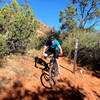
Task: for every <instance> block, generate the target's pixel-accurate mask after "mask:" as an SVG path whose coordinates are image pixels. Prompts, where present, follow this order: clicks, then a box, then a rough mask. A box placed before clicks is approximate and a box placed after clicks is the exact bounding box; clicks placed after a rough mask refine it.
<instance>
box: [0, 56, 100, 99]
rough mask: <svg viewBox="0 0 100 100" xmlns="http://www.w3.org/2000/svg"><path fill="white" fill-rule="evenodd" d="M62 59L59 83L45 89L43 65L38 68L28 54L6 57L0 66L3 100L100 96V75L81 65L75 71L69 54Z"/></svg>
mask: <svg viewBox="0 0 100 100" xmlns="http://www.w3.org/2000/svg"><path fill="white" fill-rule="evenodd" d="M59 63H60V71H61V74H59V76H58V81H57V86H56V87H55V88H54V89H46V88H44V87H43V86H42V84H41V82H40V75H41V73H42V72H41V69H40V68H43V66H42V65H39V64H38V67H39V68H36V67H35V66H34V61H33V59H32V58H31V57H28V56H17V57H15V56H14V57H10V58H9V57H6V64H5V65H3V67H1V68H0V100H100V77H96V76H93V72H92V71H86V70H84V69H83V68H82V67H78V66H77V68H76V72H75V74H73V73H72V71H73V61H71V60H69V59H68V58H63V57H62V58H60V62H59ZM19 69H20V73H19V72H18V71H19ZM80 69H81V70H82V71H83V72H82V73H80ZM16 73H17V74H16Z"/></svg>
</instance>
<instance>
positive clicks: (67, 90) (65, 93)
mask: <svg viewBox="0 0 100 100" xmlns="http://www.w3.org/2000/svg"><path fill="white" fill-rule="evenodd" d="M63 81H64V83H66V85H68V87H67V86H66V85H58V86H57V87H56V88H54V89H45V88H41V87H40V86H39V87H37V89H36V90H34V91H33V90H31V91H30V90H27V89H25V88H24V87H23V85H22V83H21V82H20V81H17V82H15V83H14V85H13V86H12V88H11V89H10V90H7V91H6V93H7V96H6V97H4V98H3V99H2V100H24V99H25V100H42V99H45V100H84V97H85V94H83V93H81V90H82V89H80V88H75V87H73V86H71V84H70V82H69V81H68V80H66V79H65V80H59V82H63Z"/></svg>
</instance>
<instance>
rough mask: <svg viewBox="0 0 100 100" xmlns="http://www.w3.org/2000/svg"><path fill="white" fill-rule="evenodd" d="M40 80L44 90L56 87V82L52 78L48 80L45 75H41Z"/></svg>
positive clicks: (48, 77)
mask: <svg viewBox="0 0 100 100" xmlns="http://www.w3.org/2000/svg"><path fill="white" fill-rule="evenodd" d="M40 80H41V84H42V85H43V86H44V87H45V88H48V89H52V88H54V87H55V86H56V82H55V81H54V80H53V79H52V78H51V79H50V76H49V74H47V73H42V74H41V77H40Z"/></svg>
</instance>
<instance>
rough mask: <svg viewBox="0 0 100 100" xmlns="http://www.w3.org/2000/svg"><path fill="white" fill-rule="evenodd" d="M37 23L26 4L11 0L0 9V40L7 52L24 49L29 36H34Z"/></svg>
mask: <svg viewBox="0 0 100 100" xmlns="http://www.w3.org/2000/svg"><path fill="white" fill-rule="evenodd" d="M38 25H39V24H38V22H37V20H36V19H35V18H34V13H33V12H32V9H31V8H30V6H29V5H27V4H22V5H19V4H18V2H17V1H16V0H12V1H11V3H10V4H5V6H4V7H2V8H1V9H0V34H1V35H2V37H1V38H3V39H1V41H3V40H4V41H5V43H6V45H7V46H6V47H7V48H6V51H7V52H8V53H13V52H20V51H23V50H24V51H25V48H26V47H27V44H28V43H29V41H30V38H31V37H33V38H34V36H35V34H36V30H37V28H38ZM1 43H2V42H1ZM4 47H5V46H4Z"/></svg>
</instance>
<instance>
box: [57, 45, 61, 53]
mask: <svg viewBox="0 0 100 100" xmlns="http://www.w3.org/2000/svg"><path fill="white" fill-rule="evenodd" d="M58 48H59V50H60V54H62V48H61V46H60V45H59V46H58Z"/></svg>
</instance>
